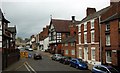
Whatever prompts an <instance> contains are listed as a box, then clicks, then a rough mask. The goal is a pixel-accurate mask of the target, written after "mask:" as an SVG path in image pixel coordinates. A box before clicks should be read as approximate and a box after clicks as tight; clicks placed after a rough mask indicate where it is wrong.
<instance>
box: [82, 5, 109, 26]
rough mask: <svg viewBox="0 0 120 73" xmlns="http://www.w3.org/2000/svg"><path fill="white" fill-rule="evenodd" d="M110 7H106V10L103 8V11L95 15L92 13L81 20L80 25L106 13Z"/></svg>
mask: <svg viewBox="0 0 120 73" xmlns="http://www.w3.org/2000/svg"><path fill="white" fill-rule="evenodd" d="M110 7H111V6H108V7H106V8H103V9H101V10H100V11H98V12H95V13H93V14H91V15H89V16H87V17H85V18H84V19H83V20H81V23H83V22H86V21H88V20H91V19H93V18H96V17H99V16H100V15H101V14H103V13H104V12H106V11H107V10H108V9H109V8H110ZM81 23H80V24H81Z"/></svg>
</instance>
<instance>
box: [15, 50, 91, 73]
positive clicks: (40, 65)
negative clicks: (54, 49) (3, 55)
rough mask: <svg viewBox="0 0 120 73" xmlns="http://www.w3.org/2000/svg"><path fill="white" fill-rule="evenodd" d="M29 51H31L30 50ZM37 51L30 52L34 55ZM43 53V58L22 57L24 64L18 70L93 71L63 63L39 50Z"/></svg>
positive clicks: (34, 72) (34, 71)
mask: <svg viewBox="0 0 120 73" xmlns="http://www.w3.org/2000/svg"><path fill="white" fill-rule="evenodd" d="M28 52H29V51H28ZM35 52H36V51H33V52H29V53H31V54H32V55H33V54H34V53H35ZM39 52H40V53H41V54H42V57H43V59H42V60H34V59H33V58H22V59H21V60H22V61H23V62H22V64H20V65H19V66H18V67H16V68H15V70H16V71H33V73H37V72H38V71H79V72H81V73H83V72H84V73H91V72H90V71H89V70H79V69H76V68H73V67H70V66H69V65H64V64H61V63H59V62H57V61H53V60H51V58H50V55H49V54H46V53H44V52H41V51H39Z"/></svg>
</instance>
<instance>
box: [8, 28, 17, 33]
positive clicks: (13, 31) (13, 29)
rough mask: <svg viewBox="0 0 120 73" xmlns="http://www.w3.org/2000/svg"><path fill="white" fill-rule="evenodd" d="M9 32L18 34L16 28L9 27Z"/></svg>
mask: <svg viewBox="0 0 120 73" xmlns="http://www.w3.org/2000/svg"><path fill="white" fill-rule="evenodd" d="M8 30H9V31H10V32H12V33H16V27H8Z"/></svg>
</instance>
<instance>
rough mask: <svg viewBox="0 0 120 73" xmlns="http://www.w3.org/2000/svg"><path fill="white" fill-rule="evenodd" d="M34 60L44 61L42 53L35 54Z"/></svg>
mask: <svg viewBox="0 0 120 73" xmlns="http://www.w3.org/2000/svg"><path fill="white" fill-rule="evenodd" d="M34 59H42V56H41V54H40V53H35V54H34Z"/></svg>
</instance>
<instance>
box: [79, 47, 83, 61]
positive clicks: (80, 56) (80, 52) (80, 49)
mask: <svg viewBox="0 0 120 73" xmlns="http://www.w3.org/2000/svg"><path fill="white" fill-rule="evenodd" d="M79 58H81V59H82V48H81V47H79Z"/></svg>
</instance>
